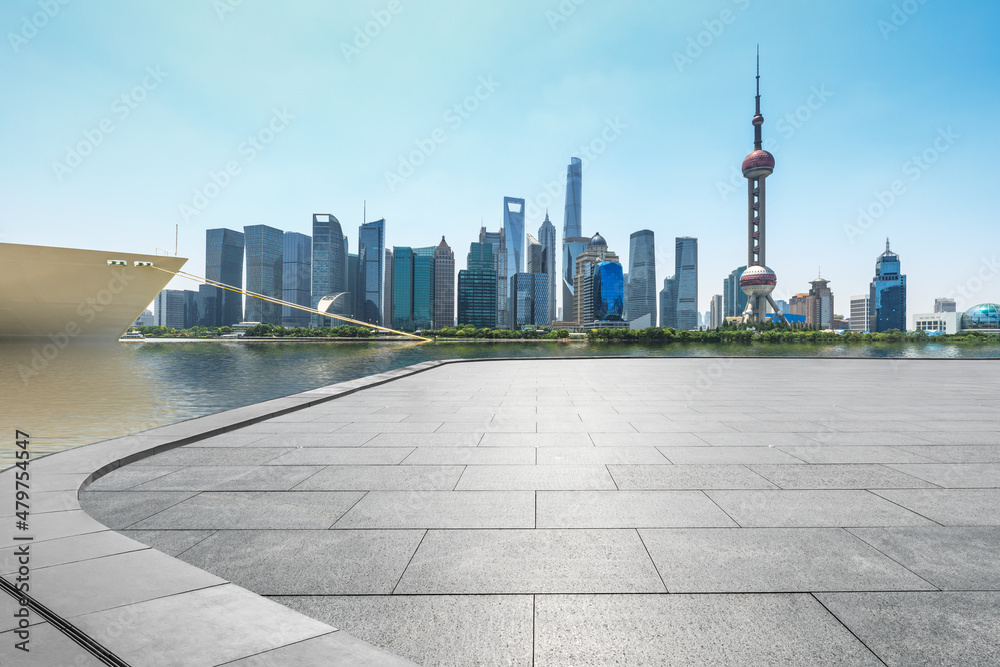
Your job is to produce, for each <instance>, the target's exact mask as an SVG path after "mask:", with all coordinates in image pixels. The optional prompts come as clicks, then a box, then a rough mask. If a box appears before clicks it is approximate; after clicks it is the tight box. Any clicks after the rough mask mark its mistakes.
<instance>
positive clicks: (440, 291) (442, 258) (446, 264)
mask: <svg viewBox="0 0 1000 667" xmlns="http://www.w3.org/2000/svg"><path fill="white" fill-rule="evenodd" d="M454 325H455V253H454V252H452V250H451V247H450V246H449V245H448V243H447V242H445V240H444V237H443V236H442V237H441V243H439V244H438V245H437V248H435V249H434V330H435V331H437V330H440V329H444V328H445V327H450V326H454Z"/></svg>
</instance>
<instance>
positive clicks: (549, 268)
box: [538, 211, 559, 322]
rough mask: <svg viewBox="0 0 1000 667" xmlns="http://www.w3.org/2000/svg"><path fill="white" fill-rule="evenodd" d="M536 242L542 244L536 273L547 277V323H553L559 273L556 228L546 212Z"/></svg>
mask: <svg viewBox="0 0 1000 667" xmlns="http://www.w3.org/2000/svg"><path fill="white" fill-rule="evenodd" d="M538 242H539V243H541V244H542V268H541V271H539V272H538V273H547V274H548V275H549V321H550V322H555V320H556V293H557V291H558V289H557V288H558V286H559V273H558V272H557V271H556V226H555V225H553V224H552V221H551V220H549V212H548V211H546V212H545V220H543V221H542V224H541V226H540V227H539V228H538Z"/></svg>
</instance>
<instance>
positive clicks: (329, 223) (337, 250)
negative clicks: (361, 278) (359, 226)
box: [310, 213, 347, 326]
mask: <svg viewBox="0 0 1000 667" xmlns="http://www.w3.org/2000/svg"><path fill="white" fill-rule="evenodd" d="M312 239H313V241H312V242H313V246H312V299H311V301H312V303H311V304H310V305H311V306H312V307H313V308H315V307H316V306H317V305H318V304H319V301H320V299H322V298H323V297H325V296H329V295H333V294H339V293H341V292H346V291H347V252H346V250H345V249H344V232H343V231H342V229H341V227H340V221H339V220H337V218H335V217H334V216H332V215H330V214H328V213H314V214H313V219H312ZM313 317H314V319H313V323H314V324H315V325H317V326H330V324H331V321H332V318H329V317H321V316H319V315H315V316H313Z"/></svg>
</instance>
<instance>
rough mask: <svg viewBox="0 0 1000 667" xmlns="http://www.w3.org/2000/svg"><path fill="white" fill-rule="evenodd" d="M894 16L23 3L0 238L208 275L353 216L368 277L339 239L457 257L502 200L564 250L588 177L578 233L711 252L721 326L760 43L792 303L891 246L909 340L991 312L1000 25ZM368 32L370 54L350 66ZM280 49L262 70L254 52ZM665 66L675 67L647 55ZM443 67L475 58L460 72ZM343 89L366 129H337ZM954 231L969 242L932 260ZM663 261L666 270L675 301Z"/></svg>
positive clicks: (848, 10)
mask: <svg viewBox="0 0 1000 667" xmlns="http://www.w3.org/2000/svg"><path fill="white" fill-rule="evenodd" d="M897 4H898V3H896V4H894V3H892V2H884V3H883V2H848V3H840V4H838V5H837V6H836V7H813V6H810V7H808V8H803V7H799V6H797V5H795V4H793V3H774V4H772V5H768V6H762V5H759V4H756V3H750V2H748V1H747V2H743V1H741V2H721V3H719V4H718V5H717V6H711V7H709V6H705V5H701V4H697V3H686V4H682V5H679V6H676V7H670V8H669V9H668V8H659V7H653V8H650V7H646V6H645V5H638V4H635V5H628V4H626V5H621V6H616V7H614V8H609V7H602V6H599V5H596V4H593V3H582V4H576V3H568V4H566V6H570V7H572V8H573V11H572V12H571V13H569V14H565V13H564V11H563V10H562V9H560V7H561V5H559V4H558V3H552V5H551V6H547V7H546V6H542V7H539V6H536V5H532V4H530V3H509V4H507V5H504V6H503V7H500V6H495V7H494V6H480V7H476V8H471V7H450V8H449V11H448V12H445V13H444V14H442V13H441V12H440V11H434V8H432V7H430V6H418V5H412V6H411V5H408V4H400V5H394V7H400V8H401V9H400V10H399V11H398V12H396V13H392V12H389V10H388V9H387V7H388V5H386V4H384V3H376V2H370V3H358V4H350V5H346V6H343V7H337V8H336V9H333V8H327V7H324V6H322V5H321V4H318V3H317V4H314V5H302V6H301V7H300V8H296V9H295V10H290V9H288V8H279V7H275V6H268V5H264V4H262V3H255V2H252V1H250V0H248V1H245V2H243V3H240V4H238V5H235V4H234V3H222V5H223V6H225V7H230V9H231V10H232V11H227V10H223V11H221V12H220V11H219V10H218V9H216V8H213V6H212V5H210V4H208V3H205V5H204V6H199V7H197V8H193V7H180V8H178V7H170V8H160V7H140V6H131V5H128V4H116V3H108V5H106V6H102V7H100V8H89V9H88V10H86V11H84V10H82V9H77V8H76V6H75V5H67V6H63V5H60V8H59V11H58V13H57V14H56V15H54V16H51V17H49V18H47V19H46V20H45V25H43V26H40V27H38V26H34V27H33V28H31V29H28V28H25V27H24V25H25V23H24V21H27V22H28V24H29V25H30V24H32V21H33V16H34V15H35V14H36V13H37V12H38V11H40V10H39V8H38V5H37V3H33V2H14V3H10V4H8V5H5V6H4V7H3V8H2V9H0V21H2V23H3V24H4V25H6V26H8V32H9V34H8V46H9V48H8V49H7V50H5V51H4V52H3V54H2V56H0V58H3V59H6V63H5V64H6V65H7V69H6V70H5V71H9V72H10V73H11V85H12V86H13V89H14V90H16V91H17V95H16V99H15V103H14V104H13V105H11V107H10V108H7V109H5V110H4V111H2V112H0V113H3V114H4V118H5V120H6V121H7V122H6V123H4V125H3V127H4V128H5V139H7V141H6V143H5V146H7V147H8V149H9V150H8V155H9V157H8V160H6V161H5V164H4V168H5V171H4V178H5V179H6V180H5V182H7V183H8V185H9V189H8V196H7V197H5V199H4V200H3V202H2V203H0V206H2V208H0V213H2V215H0V240H3V241H8V242H13V243H34V244H45V245H62V246H69V247H97V248H101V249H108V250H116V249H117V250H123V251H124V250H129V251H131V250H135V251H150V252H151V251H153V250H154V249H155V248H157V247H159V248H164V247H166V248H168V249H169V250H171V251H172V250H173V238H174V225H175V224H178V225H179V226H180V234H179V238H180V243H179V246H178V249H179V250H180V254H181V255H182V256H185V257H188V258H189V259H190V261H189V264H188V266H187V269H188V270H189V271H191V272H192V273H198V271H199V270H200V268H201V267H203V266H204V265H205V263H204V259H205V258H204V254H203V253H204V250H205V246H204V243H205V241H204V239H205V237H204V232H205V230H207V229H211V228H231V229H241V228H243V227H244V226H245V225H258V224H263V225H268V226H271V227H274V228H278V229H282V230H285V231H294V232H299V233H306V234H308V233H309V231H310V230H309V224H308V221H309V216H310V215H311V214H312V213H313V212H315V211H330V212H331V213H332V214H334V215H335V216H337V218H338V219H339V220H340V222H341V225H342V226H343V228H344V230H345V232H346V233H347V235H348V236H349V238H350V243H351V248H350V250H351V252H357V247H356V242H357V239H356V238H355V236H354V233H353V231H349V230H353V229H354V228H355V226H360V224H362V222H365V220H364V219H363V216H362V211H363V207H364V202H365V200H367V202H368V204H367V206H368V211H369V216H368V218H369V220H368V221H371V220H373V219H378V218H385V219H386V224H387V229H388V230H389V231H388V232H387V234H386V238H385V247H386V248H391V247H392V246H410V247H413V246H425V245H430V244H433V243H435V242H436V241H437V240H438V239H439V238H440V237H441V236H442V235H444V236H446V237H447V238H448V239H452V241H451V244H452V246H453V247H455V248H460V249H464V248H466V247H467V244H468V243H469V242H471V241H474V240H475V231H476V228H477V227H479V225H480V220H482V224H484V225H485V226H486V227H487V228H488V229H491V230H495V229H497V228H499V227H500V226H501V225H502V224H503V221H502V219H500V216H499V215H498V213H499V212H498V211H497V204H498V203H499V202H501V201H502V198H503V197H505V196H510V197H518V198H521V197H523V198H524V199H525V220H524V225H525V229H526V230H535V229H538V226H539V225H540V224H541V222H542V220H543V219H544V215H545V208H546V207H547V208H548V209H549V213H550V215H551V220H552V223H553V225H554V226H555V228H556V229H557V230H561V228H562V226H563V224H564V220H563V219H562V215H561V213H562V211H560V208H562V207H561V204H562V203H563V202H564V200H565V174H566V164H567V162H568V160H569V158H570V157H572V156H579V157H581V158H582V163H583V164H582V171H583V176H584V178H583V180H584V184H585V189H586V197H585V199H586V211H585V212H584V213H583V215H582V229H581V233H582V235H583V236H585V237H589V236H590V235H592V234H594V233H596V232H598V231H600V232H601V234H602V235H603V236H605V237H606V238H607V240H608V244H609V246H610V247H613V248H616V249H618V250H619V251H620V252H622V257H621V259H622V261H623V262H624V263H627V262H628V261H629V258H628V256H627V255H626V254H625V253H627V251H628V247H629V243H628V240H629V235H630V234H631V233H632V232H634V231H637V230H639V229H644V228H648V229H650V230H652V231H653V232H654V233H656V234H657V235H659V236H660V238H661V239H670V238H674V237H677V236H692V237H697V238H698V239H699V244H700V257H699V281H700V282H701V284H702V289H701V290H700V294H699V302H698V304H697V310H698V311H699V312H703V311H705V310H708V307H709V305H708V304H709V300H710V299H711V296H712V295H713V294H716V293H718V292H719V291H720V289H721V285H719V282H720V281H721V280H723V279H724V278H725V276H726V275H728V273H729V272H730V271H732V270H733V269H734V268H736V267H738V266H740V265H742V264H743V263H744V260H743V257H744V256H745V248H742V247H741V245H743V244H742V243H741V240H740V239H739V232H740V230H741V228H742V225H743V222H742V220H743V216H744V215H745V210H743V205H742V190H743V188H744V187H746V186H745V181H743V179H742V177H740V175H739V169H738V167H739V165H738V161H739V160H740V159H741V158H742V157H743V156H744V155H745V154H746V145H747V141H746V118H747V115H748V113H749V112H750V108H751V104H750V101H749V99H750V97H752V95H753V83H754V81H753V75H754V71H753V70H754V60H753V54H754V49H755V44H756V43H758V42H760V44H761V69H762V84H761V85H762V95H763V109H762V113H763V115H764V116H765V118H767V119H768V121H767V122H768V125H767V127H768V128H769V129H768V132H767V133H766V137H765V149H767V150H770V151H771V152H772V153H774V154H775V156H776V157H777V158H778V162H779V170H780V177H779V178H777V179H774V181H773V183H772V182H769V183H768V185H769V186H770V187H769V190H770V194H771V197H769V202H770V203H769V206H768V213H769V222H770V225H769V228H770V232H771V234H770V235H769V244H768V245H769V248H768V262H769V263H770V264H772V265H774V266H775V267H778V272H779V281H778V285H777V288H776V290H775V292H774V298H775V299H777V300H787V299H788V298H789V297H790V296H791V295H792V294H795V293H798V292H802V291H804V290H806V289H807V287H808V282H809V280H810V279H811V278H812V277H814V276H815V274H816V268H817V266H823V267H824V277H825V278H827V279H829V280H830V281H831V285H832V286H833V287H834V288H835V290H836V291H837V293H839V294H841V295H845V296H846V295H850V294H860V293H863V292H864V291H866V288H867V285H868V282H869V281H870V278H871V275H870V274H871V265H872V262H873V261H874V259H875V258H876V257H877V256H878V254H879V252H881V249H882V244H883V242H884V238H885V237H886V236H890V237H892V239H893V248H894V250H898V252H900V253H901V254H902V255H903V256H904V257H905V258H906V262H907V274H908V281H909V282H908V285H907V292H908V303H907V309H908V311H909V312H926V311H930V310H931V309H932V305H933V301H934V299H935V298H939V297H948V296H950V297H951V298H954V299H956V301H957V302H958V307H959V309H960V310H964V309H965V308H968V307H970V306H972V305H974V304H976V303H980V302H984V301H997V300H998V293H1000V281H997V282H991V280H992V279H993V278H994V277H995V276H997V275H1000V269H998V268H997V267H996V260H995V251H994V250H993V249H994V248H995V247H996V245H997V241H998V240H1000V239H998V237H997V232H996V231H995V228H994V226H992V225H990V222H992V219H991V217H990V213H991V211H990V208H989V202H988V201H986V197H984V196H983V195H984V194H985V193H987V192H989V191H990V188H991V182H990V180H989V176H990V175H991V170H990V169H989V167H990V166H992V151H991V147H992V146H995V145H997V140H998V129H997V128H996V127H995V123H993V121H992V115H993V114H992V109H993V108H995V107H996V103H997V101H998V98H1000V92H998V91H1000V85H998V83H1000V67H998V63H1000V47H998V46H997V45H996V44H995V43H993V42H992V41H991V39H990V37H989V35H990V34H991V33H992V32H993V30H994V29H995V28H996V27H997V25H998V24H1000V9H998V8H997V7H996V6H994V5H992V4H989V3H985V2H980V3H969V4H965V5H963V6H962V7H946V6H944V5H940V4H935V3H925V4H920V3H914V4H913V7H914V8H915V9H914V11H912V12H910V13H906V12H902V10H900V9H898V7H897ZM899 6H901V5H899ZM894 7H896V9H894ZM907 7H910V5H907ZM630 9H631V11H630ZM900 12H902V13H900ZM303 14H307V15H309V16H310V17H311V20H310V21H302V20H301V19H302V16H303ZM386 15H388V16H389V17H391V18H390V19H385V16H386ZM378 17H381V18H382V19H383V23H385V25H384V26H383V25H380V24H378V23H377V22H376V23H374V24H372V22H373V21H376V18H378ZM386 21H388V22H386ZM307 24H308V25H307ZM370 25H375V26H376V29H377V30H376V29H372V30H370V32H373V33H374V32H376V31H377V33H378V34H376V35H374V36H369V37H368V38H367V41H368V43H367V44H366V45H364V46H363V48H362V47H361V46H357V45H356V44H355V39H356V37H357V35H358V34H361V35H362V36H364V32H365V30H366V28H367V27H369V26H370ZM515 27H516V28H517V31H518V37H517V38H512V37H510V35H511V34H513V33H514V32H515ZM428 31H435V32H434V34H440V35H441V36H442V37H443V38H445V39H444V41H448V42H449V43H450V44H451V46H450V47H449V49H447V50H445V49H442V48H438V47H434V46H432V45H431V44H430V42H431V40H427V39H426V35H427V34H428ZM25 35H27V36H25ZM11 36H13V37H11ZM265 36H266V38H267V40H268V42H269V43H273V44H274V47H273V48H274V50H271V49H268V48H260V42H261V40H262V39H263V38H264V37H265ZM321 42H322V46H320V43H321ZM358 42H359V43H362V42H364V40H360V39H359V40H358ZM648 43H655V44H657V45H658V46H657V47H656V48H655V49H653V48H651V47H649V46H638V45H640V44H648ZM930 43H933V44H935V48H934V49H927V48H926V45H927V44H930ZM172 44H184V45H185V48H184V49H180V48H178V47H176V46H171V45H172ZM345 45H346V46H347V47H349V48H346V49H345V48H343V47H344V46H345ZM453 48H461V49H464V52H467V54H468V56H467V57H466V58H463V59H461V61H460V62H456V61H455V59H454V58H453V57H452V56H451V55H450V53H452V49H453ZM352 49H353V50H352ZM446 51H447V53H446ZM214 53H223V54H225V56H224V57H214V56H212V55H210V54H214ZM275 53H280V54H281V56H280V57H274V54H275ZM415 72H420V73H421V76H419V77H411V78H412V80H410V79H407V77H408V76H409V74H410V73H415ZM429 72H433V74H427V73H429ZM289 73H291V74H290V75H289ZM400 77H402V78H403V79H406V81H405V83H403V84H402V85H401V86H396V85H395V84H394V82H396V81H397V80H399V79H400ZM345 90H349V91H351V92H352V93H353V94H352V95H351V96H350V97H355V98H357V99H359V100H363V102H361V103H359V104H350V103H344V101H343V97H344V96H343V94H342V93H343V91H345ZM333 91H338V92H337V93H334V92H333ZM596 91H600V93H599V94H597V92H596ZM66 97H70V98H71V99H73V104H72V105H67V104H65V98H66ZM401 97H406V99H407V100H408V104H407V105H405V106H406V109H405V110H400V109H399V108H398V107H399V105H398V104H394V103H393V100H398V99H400V98H401ZM27 118H31V119H32V122H27V120H26V119H27ZM331 121H332V122H331ZM438 130H440V132H438ZM768 138H770V139H771V140H772V144H771V145H768V144H767V139H768ZM77 149H79V150H77ZM83 153H86V155H83ZM418 153H419V156H418V157H417V158H416V159H411V158H412V157H413V156H414V155H417V154H418ZM74 154H76V156H75V157H74ZM330 155H333V156H335V158H336V159H332V160H331V159H328V158H329V156H330ZM674 156H683V157H684V159H672V157H674ZM838 156H850V160H849V162H850V165H849V167H848V168H844V165H842V164H839V163H838V159H837V158H838ZM418 161H419V162H420V164H416V162H418ZM230 166H232V167H233V168H232V169H230ZM392 174H395V176H394V177H391V178H389V177H387V175H389V176H391V175H392ZM832 178H836V189H835V190H834V189H831V179H832ZM199 193H200V195H199ZM199 196H200V197H201V200H200V199H199ZM202 200H204V201H202ZM442 201H443V202H447V206H446V207H445V208H444V209H442V206H441V202H442ZM819 202H823V203H822V204H820V203H819ZM202 204H204V205H203V206H202ZM185 206H186V207H187V208H189V209H191V210H192V211H194V212H187V214H186V215H185V214H184V213H183V212H182V209H183V207H185ZM442 210H443V212H444V215H443V216H442ZM667 211H669V214H665V212H667ZM941 220H947V221H948V223H949V225H950V227H951V228H952V229H955V230H957V231H958V233H953V234H949V235H940V234H936V233H935V232H936V230H937V229H939V225H940V221H941ZM40 230H45V231H44V232H42V231H40ZM43 234H44V235H43ZM932 238H933V239H934V242H933V243H931V242H930V241H929V239H932ZM561 241H562V235H561V234H560V235H559V238H558V242H559V243H561ZM668 246H669V244H662V243H661V244H660V245H659V246H658V255H659V260H660V261H658V262H657V275H656V280H655V283H656V284H657V285H660V284H661V281H662V279H663V278H665V277H666V276H667V275H668V271H669V268H668V267H669V266H670V258H669V247H668ZM560 254H561V253H560ZM558 270H559V273H563V271H564V267H562V266H561V265H560V266H559V267H558ZM987 276H988V277H989V278H988V279H987V278H986V277H987ZM168 287H169V288H171V289H196V285H195V284H194V283H192V282H190V281H181V280H174V281H172V282H171V284H170V285H169V286H168ZM559 291H561V290H559ZM561 301H562V300H561V298H560V302H561ZM839 303H844V304H845V305H846V302H845V301H840V302H839ZM561 305H564V304H561ZM841 310H842V311H844V310H846V309H845V308H841ZM839 314H843V315H848V313H847V312H841V313H839Z"/></svg>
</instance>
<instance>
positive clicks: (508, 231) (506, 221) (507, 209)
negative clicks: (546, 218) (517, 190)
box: [503, 197, 524, 279]
mask: <svg viewBox="0 0 1000 667" xmlns="http://www.w3.org/2000/svg"><path fill="white" fill-rule="evenodd" d="M503 230H504V237H505V238H506V241H507V278H508V279H509V278H510V277H511V276H513V275H514V274H515V273H523V272H524V200H523V199H518V198H517V197H504V198H503Z"/></svg>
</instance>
